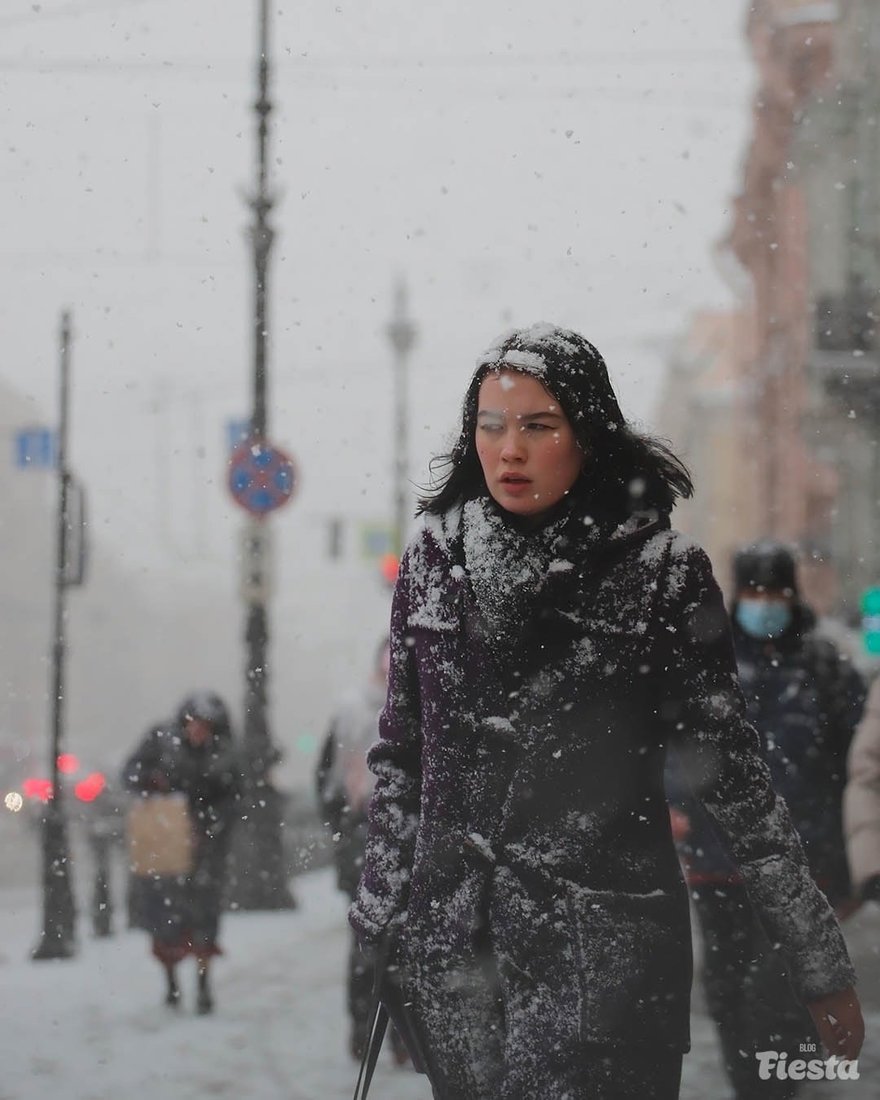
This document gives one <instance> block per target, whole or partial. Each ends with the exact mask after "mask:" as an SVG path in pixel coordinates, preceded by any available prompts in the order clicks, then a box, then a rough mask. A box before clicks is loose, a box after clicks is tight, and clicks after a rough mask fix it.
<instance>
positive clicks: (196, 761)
mask: <svg viewBox="0 0 880 1100" xmlns="http://www.w3.org/2000/svg"><path fill="white" fill-rule="evenodd" d="M122 779H123V783H124V784H125V786H126V787H127V789H128V790H131V791H135V792H137V793H138V794H139V795H140V796H141V797H142V798H144V799H150V798H152V797H154V796H161V795H169V794H178V796H179V797H180V799H181V800H182V802H183V803H184V804H185V807H186V826H187V828H188V829H189V831H190V837H191V855H190V857H189V859H188V864H189V866H188V867H187V868H186V869H185V870H182V871H179V872H177V873H173V874H169V873H161V871H160V872H158V873H155V874H150V875H148V876H146V877H145V878H144V879H142V881H141V886H140V888H139V890H138V901H139V908H140V917H141V920H142V921H143V924H144V927H146V928H147V930H148V931H149V932H150V934H151V936H152V941H153V954H154V955H155V957H156V958H157V959H158V960H159V962H160V963H161V964H162V967H163V968H164V971H165V977H166V983H167V985H166V998H165V999H166V1003H167V1004H169V1005H172V1006H176V1005H178V1004H179V1002H180V996H181V994H180V987H179V985H178V981H177V966H178V964H179V963H180V962H181V961H182V960H183V959H185V958H186V957H187V956H188V955H190V954H192V955H194V956H195V959H196V970H197V976H198V984H197V1000H196V1007H197V1010H198V1011H199V1012H200V1013H207V1012H210V1011H211V1010H212V1009H213V1007H214V1000H213V993H212V989H211V984H210V962H211V959H212V958H213V957H214V956H215V955H218V954H220V947H219V944H218V928H219V921H220V913H221V909H222V906H223V893H224V887H225V884H226V877H227V863H228V854H229V842H230V838H231V833H232V827H233V823H234V821H235V819H236V814H237V805H238V801H239V798H240V794H241V771H240V767H239V762H238V758H237V753H236V749H235V745H234V742H233V737H232V730H231V726H230V722H229V715H228V712H227V710H226V706H225V704H224V703H223V701H222V700H221V699H220V698H219V696H217V695H215V694H213V693H210V692H202V693H199V694H194V695H191V696H189V697H188V698H187V699H185V700H184V702H183V703H182V704H181V706H180V707H179V709H178V712H177V715H176V718H175V719H174V721H173V722H171V723H170V724H169V725H168V726H167V727H156V728H154V729H152V730H150V732H149V733H148V734H147V736H146V737H145V738H144V739H143V741H142V742H141V744H140V745H139V746H138V748H137V749H136V750H135V752H134V753H133V754H132V756H131V757H130V758H129V760H128V761H127V762H126V764H125V767H124V768H123V771H122Z"/></svg>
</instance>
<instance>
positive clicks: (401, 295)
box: [387, 278, 416, 558]
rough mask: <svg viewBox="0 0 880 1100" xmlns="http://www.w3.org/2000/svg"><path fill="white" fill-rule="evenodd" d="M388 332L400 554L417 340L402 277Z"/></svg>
mask: <svg viewBox="0 0 880 1100" xmlns="http://www.w3.org/2000/svg"><path fill="white" fill-rule="evenodd" d="M387 332H388V339H389V340H390V341H391V347H392V350H393V352H394V529H393V541H394V545H393V550H394V553H395V554H396V555H397V557H398V558H399V557H400V555H401V554H402V553H403V550H404V546H405V540H406V531H407V526H408V522H409V489H408V483H409V353H410V352H411V351H412V347H413V344H415V341H416V326H415V325H414V324H413V322H412V320H411V319H410V317H409V315H408V310H407V292H406V283H405V282H404V280H403V279H402V278H401V279H398V280H397V283H396V284H395V287H394V312H393V313H392V315H391V320H390V321H389V323H388V329H387Z"/></svg>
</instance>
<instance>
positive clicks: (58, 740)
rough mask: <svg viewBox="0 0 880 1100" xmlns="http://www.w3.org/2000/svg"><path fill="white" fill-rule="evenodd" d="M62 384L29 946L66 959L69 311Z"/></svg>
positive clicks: (71, 938)
mask: <svg viewBox="0 0 880 1100" xmlns="http://www.w3.org/2000/svg"><path fill="white" fill-rule="evenodd" d="M60 335H61V357H60V366H61V385H60V391H61V393H60V397H61V401H60V405H61V408H60V415H59V425H58V458H57V461H58V525H57V544H56V545H57V552H56V558H55V614H54V624H53V633H52V672H51V683H52V694H51V707H52V726H51V737H50V754H51V756H50V761H49V769H50V770H49V774H50V776H51V783H52V785H51V789H50V793H49V798H48V800H47V801H46V802H45V804H44V814H43V930H42V933H41V934H40V939H39V942H38V943H37V946H36V947H35V948H34V950H33V952H32V957H33V958H34V959H66V958H69V957H70V956H71V955H73V954H75V952H76V930H75V923H76V907H75V905H74V901H73V891H72V889H71V883H70V876H71V867H70V849H69V846H68V840H67V824H66V820H65V814H64V792H63V790H62V787H61V783H60V781H59V780H60V774H59V769H58V757H59V756H60V755H61V750H62V745H63V739H64V688H65V680H64V673H65V658H66V637H65V635H66V628H67V609H66V590H67V585H68V582H69V575H68V556H69V533H70V498H71V484H72V480H73V479H72V477H71V474H70V471H69V469H68V466H67V437H68V428H69V406H70V340H71V326H70V314H69V313H67V312H65V313H63V314H62V315H61V334H60Z"/></svg>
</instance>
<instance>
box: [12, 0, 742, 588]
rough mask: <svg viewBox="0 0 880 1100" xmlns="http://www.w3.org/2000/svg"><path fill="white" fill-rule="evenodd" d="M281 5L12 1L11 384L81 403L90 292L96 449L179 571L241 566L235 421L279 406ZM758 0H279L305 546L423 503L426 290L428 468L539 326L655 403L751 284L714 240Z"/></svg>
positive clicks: (728, 180) (292, 432)
mask: <svg viewBox="0 0 880 1100" xmlns="http://www.w3.org/2000/svg"><path fill="white" fill-rule="evenodd" d="M257 8H258V5H257V3H256V0H254V2H252V3H245V2H243V0H235V2H232V0H223V2H221V0H186V2H185V3H181V2H180V0H91V2H90V0H79V2H77V0H43V2H42V3H19V2H17V0H2V3H0V111H2V129H3V157H2V161H0V179H2V189H3V197H4V202H3V209H4V214H5V216H4V218H3V233H2V236H0V280H2V283H0V332H2V357H0V376H2V378H3V379H4V380H5V381H7V382H10V383H12V384H14V385H15V386H16V387H17V388H18V389H19V390H20V391H22V392H23V393H25V394H28V395H32V396H33V398H34V401H35V411H34V419H35V421H39V420H45V419H47V418H48V417H50V416H51V415H53V409H54V386H55V379H56V349H55V341H56V333H57V325H58V314H59V311H60V309H61V308H62V306H65V305H66V306H69V307H70V308H72V310H73V311H74V323H75V329H76V343H75V347H74V357H73V364H74V372H75V400H74V409H73V442H74V464H75V466H76V468H77V470H78V472H79V473H80V474H81V475H82V476H83V478H84V479H85V481H86V482H87V483H88V486H89V490H90V494H91V505H92V507H91V512H92V516H93V519H94V521H95V524H96V527H97V529H98V530H99V531H100V532H101V533H102V537H103V538H104V541H105V542H107V543H108V544H109V545H111V546H112V547H113V548H115V549H116V550H117V551H118V552H119V553H120V554H122V555H124V556H125V557H126V559H127V560H129V561H131V562H132V563H134V564H138V565H141V566H146V567H149V568H150V569H151V570H156V571H164V570H167V569H172V568H175V569H176V568H181V569H182V568H184V567H185V566H186V563H187V562H190V563H191V562H193V561H198V562H200V563H201V567H202V568H203V569H207V570H208V571H209V572H210V570H211V569H212V568H216V570H217V574H218V576H220V575H221V574H222V573H223V571H224V570H226V569H227V568H228V564H229V563H228V560H227V559H228V557H229V554H230V553H231V550H226V549H222V550H217V549H216V548H217V547H223V548H226V547H229V546H231V545H232V543H231V540H230V538H229V534H230V529H231V525H236V524H238V517H237V516H234V515H233V513H234V506H232V505H230V504H228V503H227V501H226V499H225V496H224V491H223V487H222V483H223V476H224V471H223V458H224V435H223V427H224V422H225V421H226V419H227V418H229V417H233V416H245V415H247V413H248V411H249V403H250V398H249V392H250V391H249V385H250V372H251V350H250V342H249V320H250V318H249V309H250V295H251V283H252V272H251V260H250V253H249V249H248V245H247V240H246V235H245V226H246V224H247V221H248V218H249V213H248V210H247V208H246V206H245V203H244V201H243V198H242V194H243V192H244V191H245V190H246V189H247V188H248V186H249V185H250V182H251V180H252V178H253V159H254V136H253V117H252V114H253V113H252V111H251V110H250V105H251V103H252V100H253V98H254V88H255V77H254V59H255V53H256V42H257V38H256V14H257ZM745 10H746V5H745V3H742V2H740V0H718V2H716V3H706V0H590V2H589V3H587V4H585V3H583V0H545V2H544V3H542V4H540V5H534V4H528V5H527V4H520V3H506V2H503V0H481V3H479V4H465V3H463V2H462V0H458V2H451V0H438V2H436V3H434V4H431V5H416V4H413V3H411V2H404V0H367V2H362V3H357V4H349V3H346V2H344V0H343V2H342V3H338V4H334V3H332V2H330V3H328V2H327V0H306V2H303V0H299V2H297V3H296V4H288V3H286V2H285V0H276V4H275V7H274V9H273V24H274V26H273V46H272V55H273V65H274V70H273V88H272V98H273V100H274V102H275V104H276V111H275V113H274V115H273V119H272V121H273V131H272V138H271V142H272V145H271V158H272V177H273V185H274V187H275V188H276V189H277V195H278V203H277V206H276V209H275V211H274V214H273V220H274V224H275V226H276V229H277V233H278V236H277V242H276V247H275V250H274V253H273V267H272V278H271V283H270V295H271V315H270V331H271V338H272V349H271V360H270V365H271V380H270V388H271V395H272V412H271V424H270V433H271V435H272V436H273V437H274V438H275V439H276V440H277V442H278V443H280V444H282V445H285V446H286V447H288V448H289V449H290V450H291V451H293V453H294V454H295V456H296V457H297V459H298V462H299V465H300V468H301V473H302V487H301V491H300V494H299V496H298V498H297V500H296V502H295V503H294V504H293V505H292V506H291V507H290V508H289V509H287V510H286V512H284V513H283V514H282V516H281V517H280V519H279V525H280V529H281V530H283V531H285V532H286V537H289V538H290V539H291V540H292V545H295V544H298V538H299V536H298V535H297V532H298V531H300V530H301V529H303V528H305V527H307V526H312V525H313V523H314V521H315V520H316V519H319V518H320V517H323V516H326V515H330V514H333V513H336V512H347V513H352V512H356V513H357V514H358V515H361V516H364V517H376V518H381V517H382V515H383V512H384V511H385V509H386V507H387V506H389V505H390V491H389V486H388V475H389V469H390V396H389V387H390V370H389V351H388V345H387V339H386V337H385V335H384V325H385V323H386V321H387V318H388V315H389V312H390V309H391V297H392V287H393V282H394V279H395V277H396V275H397V274H401V275H404V276H405V277H406V279H407V281H408V284H409V287H410V291H411V304H412V311H413V317H414V320H415V321H416V323H417V325H418V327H419V342H418V345H417V347H416V350H415V352H414V354H413V360H412V378H413V382H412V385H413V395H412V414H411V424H412V432H413V456H412V471H413V476H414V477H415V478H416V479H417V480H421V479H422V478H423V477H424V472H425V466H426V462H427V459H428V457H429V455H430V454H431V453H433V452H434V451H436V450H437V449H438V447H440V446H442V444H443V442H444V436H445V435H446V434H447V433H448V432H449V431H450V430H451V428H452V426H453V421H454V417H455V413H456V410H457V406H458V402H459V399H460V396H461V394H462V392H463V389H464V386H465V383H466V380H467V377H468V374H469V372H470V370H471V368H472V365H473V363H474V360H475V358H476V356H477V354H478V353H479V351H480V350H481V349H482V348H483V347H484V346H486V345H487V344H488V343H489V342H490V341H491V339H492V338H493V337H494V336H495V335H496V333H497V332H498V331H499V330H501V329H503V328H505V327H507V326H509V325H511V324H528V323H531V322H532V321H535V320H538V319H543V320H553V321H558V322H561V323H564V324H567V325H570V326H572V327H574V328H577V329H579V330H580V331H582V332H584V333H585V334H586V335H587V336H588V337H589V338H590V339H592V340H593V341H594V342H595V343H596V344H597V345H598V347H599V348H600V349H601V350H602V351H603V352H604V354H605V356H606V358H607V359H608V361H609V365H610V368H611V372H612V376H613V378H614V379H615V381H616V383H617V385H618V388H619V391H620V394H621V397H622V401H623V404H624V407H625V409H626V410H627V412H628V413H629V414H630V415H631V416H635V417H638V418H643V419H648V420H649V419H650V416H651V412H652V402H653V400H654V397H655V394H656V391H657V384H658V380H659V379H660V377H661V376H662V368H663V355H664V350H665V347H666V346H667V344H668V341H669V339H670V338H671V337H672V336H674V334H675V333H676V332H679V331H681V330H682V329H684V328H685V327H686V325H687V321H688V317H689V316H690V315H691V314H692V313H693V312H694V311H695V310H697V309H699V308H702V307H706V306H717V305H723V304H725V303H726V302H728V301H729V298H730V295H729V292H728V291H727V289H726V288H725V286H724V284H723V282H722V280H721V278H720V276H719V274H718V272H717V271H716V269H715V267H714V264H713V260H712V254H711V249H712V245H713V243H714V242H715V241H716V240H717V239H718V238H719V237H720V236H721V235H722V234H723V232H724V230H725V228H726V224H727V221H728V208H729V203H730V200H731V197H732V196H733V195H734V194H735V193H736V190H737V188H738V184H739V175H740V162H741V157H742V153H743V149H744V144H745V141H746V136H747V133H748V125H749V103H750V95H751V91H752V82H753V74H752V71H751V68H750V65H749V61H748V57H747V54H746V49H745V43H744V40H743V22H744V16H745ZM0 442H2V441H0ZM3 446H4V447H6V448H7V453H8V443H3ZM22 476H27V475H22Z"/></svg>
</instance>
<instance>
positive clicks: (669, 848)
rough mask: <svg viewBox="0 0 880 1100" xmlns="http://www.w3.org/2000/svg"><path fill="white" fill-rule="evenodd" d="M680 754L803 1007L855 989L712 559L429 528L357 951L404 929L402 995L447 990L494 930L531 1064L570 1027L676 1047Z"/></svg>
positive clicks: (599, 530) (608, 534) (595, 536)
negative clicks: (675, 794) (781, 797)
mask: <svg viewBox="0 0 880 1100" xmlns="http://www.w3.org/2000/svg"><path fill="white" fill-rule="evenodd" d="M535 545H537V546H539V547H543V553H539V554H538V555H537V557H536V558H535V559H534V560H533V558H532V557H531V556H530V552H531V548H532V547H533V546H535ZM505 578H506V580H505ZM523 582H528V583H523ZM493 584H494V588H493ZM530 585H531V589H532V590H534V591H535V592H536V593H537V594H536V595H535V596H534V597H533V598H532V597H530V596H528V592H529V590H530V589H529V586H530ZM493 591H496V592H497V593H499V596H498V599H497V600H494V601H493V595H492V593H493ZM673 740H677V741H678V742H679V743H680V744H681V745H683V746H685V747H686V749H687V752H686V753H685V754H684V756H685V759H686V761H687V767H688V775H689V779H690V782H691V783H692V784H693V785H694V787H695V788H696V789H697V790H698V791H699V793H700V796H701V798H702V800H703V801H704V803H705V805H706V806H707V808H708V809H709V811H710V813H711V815H712V817H713V819H714V821H715V822H716V823H717V825H718V827H719V828H720V830H721V831H722V832H723V833H725V834H726V835H727V836H728V837H729V844H730V847H731V849H732V850H733V852H734V854H735V856H736V858H737V861H738V863H739V865H740V867H741V869H742V873H743V875H744V878H745V880H746V882H747V884H748V887H749V890H750V893H751V896H752V899H753V902H754V904H755V907H756V909H757V910H758V912H759V913H760V914H761V917H762V919H763V920H764V922H765V923H766V925H767V927H768V929H769V931H770V934H771V936H772V938H773V940H774V941H777V942H779V944H780V945H781V948H782V950H783V952H784V954H785V956H786V958H787V960H788V962H789V964H790V967H791V971H792V977H793V980H794V982H795V984H796V987H797V990H798V992H799V993H800V995H801V996H802V997H803V998H804V999H811V998H814V997H817V996H819V995H821V994H824V993H828V992H830V991H832V990H838V989H842V988H845V987H847V986H849V985H850V984H851V983H852V982H853V980H854V975H853V971H852V967H851V964H850V962H849V959H848V956H847V952H846V948H845V946H844V943H843V940H842V937H841V934H840V930H839V927H838V925H837V922H836V920H835V918H834V916H833V914H832V912H831V911H830V909H829V907H828V905H827V903H826V901H825V899H824V897H823V896H822V895H821V893H820V892H819V891H818V890H817V888H816V887H815V885H814V883H813V881H812V879H811V877H810V874H809V872H808V870H807V867H806V865H805V862H804V858H803V853H802V851H801V848H800V844H799V842H798V839H797V836H796V834H795V832H794V830H793V828H792V826H791V822H790V820H789V817H788V814H787V812H786V810H785V807H784V805H783V804H782V803H781V802H779V801H778V800H777V798H776V796H775V794H774V793H773V790H772V788H771V785H770V782H769V776H768V772H767V768H766V765H765V764H764V762H763V760H762V758H761V753H760V749H759V743H758V738H757V735H756V734H755V732H754V730H753V729H752V728H751V727H749V726H748V724H747V723H746V721H745V718H744V713H743V701H742V697H741V694H740V691H739V688H738V685H737V681H736V674H735V666H734V659H733V652H732V648H731V643H730V635H729V627H728V622H727V617H726V614H725V611H724V608H723V604H722V600H721V596H720V593H719V590H718V587H717V585H716V583H715V581H714V579H713V577H712V573H711V567H710V565H709V562H708V559H707V557H706V555H705V553H704V552H703V551H702V550H700V549H699V548H698V547H697V546H695V545H694V544H693V543H691V542H690V541H689V540H687V539H685V538H683V537H682V536H680V535H678V534H676V533H674V532H672V531H670V530H669V529H668V520H666V519H665V518H660V519H659V520H655V521H654V522H648V521H641V520H639V519H637V518H636V517H633V518H632V519H631V520H630V521H628V522H627V523H625V524H623V525H619V526H618V525H615V524H612V523H607V524H603V523H600V522H594V521H593V520H592V518H591V517H589V516H587V515H584V514H579V513H578V512H577V511H576V510H575V511H573V512H572V513H571V514H570V516H569V518H568V519H567V520H566V521H564V522H562V523H561V524H560V525H557V526H556V527H555V528H552V529H550V530H549V531H548V530H546V529H545V531H544V532H543V533H542V534H541V535H540V536H539V537H538V539H537V540H533V539H530V537H529V536H528V535H527V534H520V535H518V534H517V533H516V532H515V531H511V530H510V528H509V526H508V525H507V524H506V523H505V521H504V520H503V519H502V518H501V517H500V516H499V514H498V511H497V509H494V508H493V506H492V505H491V504H490V503H488V501H486V500H478V501H472V502H469V503H468V504H467V505H465V507H464V509H463V511H462V510H461V509H457V510H454V511H453V512H450V513H448V514H447V515H446V516H444V517H442V519H441V518H437V517H428V518H427V520H426V523H425V525H424V527H423V529H422V530H420V531H419V532H418V533H417V535H416V536H415V538H414V540H413V542H412V543H411V545H410V546H409V548H408V550H407V552H406V554H405V555H404V558H403V561H402V563H401V571H400V577H399V580H398V583H397V587H396V590H395V594H394V601H393V607H392V620H391V671H390V680H389V692H388V698H387V703H386V706H385V709H384V711H383V714H382V716H381V719H380V740H379V742H378V743H377V744H376V745H375V746H374V748H373V749H372V750H371V753H370V766H371V768H372V769H373V771H374V772H375V773H376V775H377V777H378V782H377V786H376V790H375V792H374V795H373V799H372V803H371V807H370V831H369V840H368V846H367V855H366V865H365V870H364V875H363V877H362V879H361V884H360V889H359V893H358V896H357V899H356V901H355V903H354V905H353V907H352V909H351V912H350V920H351V922H352V924H353V925H354V927H355V929H356V931H357V932H358V934H359V937H360V938H361V940H362V942H364V943H366V944H369V943H376V942H379V941H381V940H382V939H383V937H385V936H387V935H390V934H391V933H393V932H396V933H397V934H398V935H399V945H400V946H399V954H400V958H401V961H402V962H403V963H404V972H405V973H409V975H410V980H411V981H415V982H418V981H419V980H420V975H422V976H423V975H425V974H427V973H429V972H433V973H435V974H436V973H440V974H448V975H449V976H450V978H452V977H453V976H454V974H455V972H456V970H457V968H460V967H464V968H466V967H467V966H468V965H470V964H472V960H473V956H474V952H475V950H476V946H475V945H476V943H477V941H478V939H479V938H480V937H481V936H483V942H485V929H486V928H487V927H488V930H489V936H490V942H491V948H492V952H493V954H494V956H495V958H496V959H497V961H498V964H499V972H500V974H501V976H502V979H504V977H505V975H506V974H510V975H515V976H517V977H518V979H519V980H520V989H522V982H525V983H526V989H527V992H526V994H525V1000H524V1001H521V1002H520V1004H521V1005H522V1006H523V1011H522V1013H521V1019H520V1021H519V1027H520V1036H521V1037H522V1036H525V1043H526V1045H528V1043H529V1041H531V1042H532V1043H534V1044H538V1043H541V1042H542V1041H543V1039H544V1037H545V1036H546V1033H547V1031H546V1028H549V1027H551V1024H550V1023H549V1021H550V1020H551V1019H555V1018H556V1017H558V1016H559V1015H560V1013H566V1012H569V1011H572V1012H574V1013H576V1014H577V1016H578V1019H577V1028H578V1036H579V1041H583V1042H585V1043H586V1042H598V1043H617V1042H624V1043H630V1042H632V1041H635V1040H637V1039H639V1038H645V1039H648V1040H651V1041H655V1042H658V1043H662V1042H667V1043H669V1044H672V1045H674V1046H677V1047H678V1048H679V1049H687V1046H688V1042H689V1038H688V1010H689V991H690V984H691V946H690V926H689V915H688V899H687V893H686V889H685V886H684V884H683V881H682V877H681V871H680V868H679V864H678V860H677V858H676V854H675V848H674V845H673V842H672V837H671V834H670V826H669V815H668V810H667V804H666V799H665V793H664V785H663V773H664V761H665V755H666V747H667V745H668V744H669V743H670V742H671V741H673ZM481 930H482V931H481ZM539 987H540V989H539ZM529 988H531V989H532V990H533V995H531V994H529V993H528V989H529ZM506 1007H507V1006H506ZM523 1021H525V1022H523ZM545 1025H546V1027H545ZM448 1026H450V1027H454V1026H455V1022H454V1021H449V1025H448ZM529 1036H530V1039H529Z"/></svg>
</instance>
